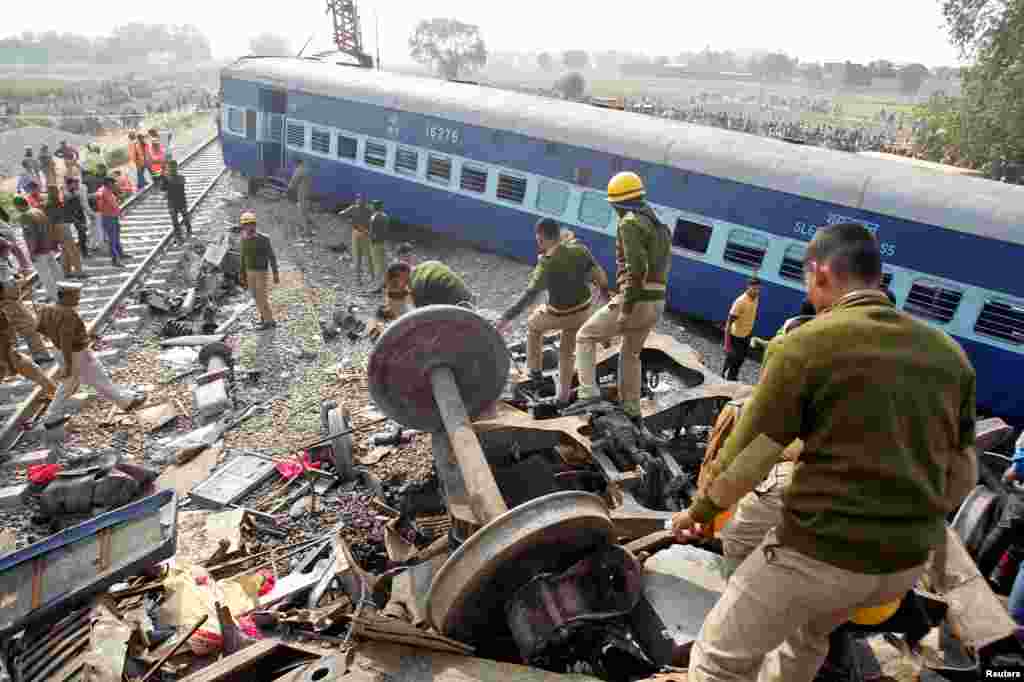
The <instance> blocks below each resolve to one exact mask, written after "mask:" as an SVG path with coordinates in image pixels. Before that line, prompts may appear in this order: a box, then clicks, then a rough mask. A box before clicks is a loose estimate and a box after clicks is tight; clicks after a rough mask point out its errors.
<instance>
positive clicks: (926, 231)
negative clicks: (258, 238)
mask: <svg viewBox="0 0 1024 682" xmlns="http://www.w3.org/2000/svg"><path fill="white" fill-rule="evenodd" d="M249 88H250V90H251V92H250V93H248V94H245V95H242V94H241V93H240V96H239V99H238V100H236V101H231V100H230V98H226V99H227V101H228V102H229V103H231V104H244V102H246V101H248V99H251V98H254V97H256V96H257V95H256V93H257V92H258V86H255V85H250V86H249ZM239 89H242V88H239ZM289 117H290V118H293V119H299V120H306V121H311V122H315V123H318V124H321V125H325V126H330V127H337V128H343V129H345V130H350V131H353V132H356V133H358V134H364V135H370V136H373V137H377V138H380V139H383V140H392V141H397V142H399V143H401V144H407V145H410V146H416V147H420V148H424V149H432V150H435V151H437V152H438V153H442V154H444V153H448V154H454V155H458V156H464V157H468V158H472V159H474V160H476V161H481V162H484V163H487V164H491V165H497V166H501V167H505V168H512V169H519V170H523V171H525V172H528V173H533V174H538V175H542V176H546V177H549V178H553V179H559V180H562V181H566V182H569V183H574V184H578V183H577V180H578V177H577V169H580V168H584V169H587V170H588V171H589V174H590V180H589V182H588V183H587V184H588V185H589V186H590V187H592V188H594V189H597V190H600V189H601V188H602V186H603V184H604V182H605V179H606V178H607V177H609V176H610V175H611V174H612V173H614V172H618V171H619V170H624V169H628V170H635V171H637V172H640V173H641V174H642V175H643V176H644V177H645V180H646V182H647V185H648V187H649V198H650V199H651V201H652V202H654V203H657V204H661V205H663V206H668V207H672V208H675V209H678V210H682V211H686V212H689V213H694V214H698V215H701V216H705V217H707V218H710V219H714V220H719V221H725V222H729V223H733V224H737V225H741V226H750V227H753V228H756V229H760V230H764V231H766V232H770V233H773V234H776V235H779V236H781V237H785V238H787V239H802V240H805V241H806V240H808V239H810V237H811V236H812V235H813V231H814V229H815V228H814V226H815V225H822V224H825V223H826V222H827V221H828V220H829V217H830V214H836V215H839V216H844V217H848V218H853V219H857V220H863V221H866V222H868V223H871V224H874V225H876V226H877V228H878V230H877V234H878V236H879V241H880V242H881V243H882V244H883V249H884V250H885V249H889V250H892V251H893V253H892V254H891V255H889V254H886V255H887V256H888V257H886V258H885V260H886V262H887V264H890V265H895V266H902V267H905V268H908V269H911V270H916V271H920V272H932V273H941V276H942V277H943V278H947V279H953V280H957V281H960V282H963V283H969V284H974V285H976V286H980V287H984V288H987V289H992V290H998V291H1003V292H1007V293H1009V294H1012V295H1016V296H1024V285H1022V284H1021V282H1020V279H1019V277H1017V276H1016V273H1015V268H1016V267H1018V265H1017V264H1018V263H1020V262H1022V259H1024V247H1022V246H1017V245H1014V244H1010V243H1006V242H998V241H995V240H990V239H984V238H982V237H978V236H975V235H970V234H965V233H962V232H958V231H954V230H948V229H942V228H937V227H934V226H929V225H922V224H918V223H914V222H911V221H906V220H900V219H896V218H890V217H886V216H880V215H877V214H874V213H871V212H868V211H858V210H855V209H850V208H848V207H845V206H840V205H838V204H831V203H828V202H822V201H817V200H813V199H807V198H804V197H800V196H796V195H792V194H787V193H783V192H778V191H773V190H769V189H764V188H760V187H755V186H752V185H747V184H743V183H739V182H734V181H731V180H725V179H721V178H717V177H713V176H708V175H701V174H698V173H691V172H685V171H682V170H679V169H676V168H671V167H667V166H656V165H654V164H650V163H643V162H636V161H632V160H628V159H622V158H617V157H612V156H610V155H608V154H605V153H603V152H597V151H595V150H592V149H585V148H581V147H573V146H571V145H565V144H557V145H554V144H549V143H547V142H544V141H541V140H536V139H532V138H529V137H527V136H524V135H520V134H518V133H514V132H509V131H495V130H490V129H487V128H484V127H475V126H469V125H461V124H460V125H458V126H457V131H456V132H455V133H452V132H451V130H452V129H453V126H452V124H451V123H450V122H448V121H445V120H443V119H440V118H434V117H430V116H423V115H419V114H408V113H404V112H396V111H394V110H387V109H382V108H381V107H378V106H376V105H367V104H361V103H358V102H350V101H346V100H339V99H332V98H327V97H319V96H313V95H309V94H295V93H292V94H290V95H289ZM225 137H226V140H227V139H228V138H230V136H225ZM235 139H237V138H235ZM255 153H256V152H255V147H254V146H253V148H252V149H251V150H250V149H247V148H246V146H245V145H244V144H241V145H240V144H231V143H230V141H228V142H226V144H225V160H226V161H227V162H228V165H229V166H231V167H237V168H239V169H240V170H242V171H243V172H247V171H246V168H256V167H257V164H256V161H255ZM287 156H288V166H289V170H290V169H291V168H293V167H294V162H295V160H297V159H298V158H305V159H306V160H307V165H308V166H309V167H310V170H311V172H312V174H313V189H314V192H315V193H317V194H320V195H324V196H329V197H332V198H334V199H337V200H338V201H344V202H347V201H350V200H351V199H352V198H353V195H354V193H355V191H356V188H358V191H360V192H363V193H365V194H367V195H369V196H370V197H371V198H379V199H381V200H383V201H385V202H386V204H387V207H388V210H389V212H390V213H391V214H392V215H393V216H395V217H396V218H397V219H399V220H401V221H403V222H407V223H411V224H423V225H430V226H432V229H434V230H435V231H437V232H441V233H446V234H450V235H453V236H456V237H458V238H459V239H462V240H465V241H469V242H473V243H476V244H479V245H482V246H485V247H487V248H488V249H491V250H493V251H496V252H497V253H501V254H503V255H506V256H511V257H514V258H519V259H526V260H529V261H530V262H532V261H533V260H534V259H535V257H536V255H535V244H534V241H533V233H532V226H533V224H534V222H535V220H536V215H535V214H534V213H532V212H530V211H526V210H519V209H516V208H512V207H505V206H499V205H495V204H494V203H487V202H483V201H479V200H477V199H475V198H473V197H471V196H463V195H458V194H454V193H452V192H449V191H447V190H446V189H444V188H437V187H431V186H427V185H421V184H417V183H412V182H407V181H404V180H402V179H401V178H399V177H396V176H392V175H385V174H381V173H378V172H374V171H370V170H367V169H365V168H364V167H360V166H355V165H351V164H347V163H335V162H333V161H331V160H328V159H323V158H320V157H317V156H313V155H309V154H303V153H300V152H297V151H296V150H294V149H288V152H287ZM439 202H443V203H439ZM576 229H577V234H578V236H579V237H580V238H581V239H583V240H584V241H585V242H587V243H588V245H590V246H591V248H592V249H593V250H594V253H595V256H597V258H598V260H599V261H601V263H602V264H603V265H604V266H605V267H606V268H607V269H608V270H609V272H611V273H614V270H615V264H614V239H613V237H612V236H609V235H605V234H601V233H599V232H596V231H590V230H581V229H579V228H576ZM722 238H724V237H722V236H720V235H719V236H716V237H715V238H714V239H715V240H718V239H722ZM979 264H984V266H983V267H979ZM766 266H768V267H771V268H772V269H775V270H777V268H778V262H777V259H776V260H774V261H772V262H770V263H766ZM746 279H747V275H745V274H742V273H738V272H733V271H728V270H724V269H722V268H721V267H719V266H717V265H715V264H714V263H713V262H712V263H709V262H703V261H698V260H693V259H691V258H684V257H680V256H676V257H675V258H674V260H673V271H672V274H671V276H670V282H669V290H668V303H669V307H670V308H671V309H675V310H682V311H685V312H687V313H689V314H693V315H696V316H698V317H702V318H705V319H709V320H721V319H723V318H724V316H725V313H726V311H727V310H728V306H729V305H730V304H731V303H732V301H733V299H734V298H735V296H736V295H738V293H739V292H740V291H741V290H742V289H743V287H744V284H745V282H746ZM904 285H905V283H904ZM898 293H899V294H900V295H901V296H902V295H905V292H898ZM802 299H803V293H802V291H798V290H795V289H791V288H787V287H784V286H780V285H777V284H773V283H770V282H768V283H766V285H765V290H764V300H763V303H762V305H761V308H760V313H759V318H758V321H757V325H756V327H755V333H756V334H757V335H759V336H771V335H773V334H774V333H775V331H776V330H777V329H778V328H779V326H781V324H782V322H783V321H784V320H785V319H786V318H788V317H790V316H791V315H794V314H796V311H797V310H798V309H799V306H800V302H801V301H802ZM958 340H960V341H961V342H962V343H963V345H964V346H965V348H968V349H969V350H968V352H969V353H970V355H971V358H972V361H974V362H975V365H976V367H977V368H978V372H979V377H983V376H984V377H986V378H987V381H986V380H982V379H980V380H979V402H980V403H981V404H983V405H985V406H986V407H988V408H989V409H992V410H994V411H995V412H996V413H999V414H1003V415H1007V416H1024V412H1022V406H1021V405H1019V404H1018V402H1017V401H1014V400H1013V399H1012V397H1011V392H1010V390H1009V387H1007V386H1003V385H1002V384H1001V383H1000V380H999V377H1004V376H1013V374H1009V373H1008V372H1011V371H1012V372H1019V371H1021V370H1024V356H1021V355H1019V354H1013V353H1008V352H1006V351H1004V350H1001V349H999V348H995V347H991V346H987V345H985V344H982V343H978V342H974V341H970V340H963V339H958ZM983 372H984V373H985V374H984V375H983ZM1016 375H1017V376H1020V374H1016ZM1013 388H1016V387H1015V386H1014V387H1013Z"/></svg>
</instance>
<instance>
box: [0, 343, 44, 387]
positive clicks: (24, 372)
mask: <svg viewBox="0 0 1024 682" xmlns="http://www.w3.org/2000/svg"><path fill="white" fill-rule="evenodd" d="M11 359H12V360H13V361H14V365H13V366H11V367H9V368H8V370H9V371H10V372H13V373H14V374H17V375H19V376H23V377H25V378H26V379H28V380H29V381H31V382H32V383H34V384H36V385H37V386H39V387H40V388H41V389H43V391H45V392H46V395H47V397H49V398H51V399H52V398H53V397H54V395H55V394H56V393H57V384H55V383H53V380H52V379H50V377H48V376H46V372H44V371H43V370H41V369H40V368H39V365H37V364H36V363H34V362H32V359H31V358H30V357H28V356H27V355H25V354H24V353H19V352H18V351H13V352H12V353H11ZM0 362H2V361H0ZM6 365H7V363H6V362H3V364H2V365H0V370H2V369H3V368H4V367H6ZM4 374H5V372H4V371H0V378H2V377H3V375H4Z"/></svg>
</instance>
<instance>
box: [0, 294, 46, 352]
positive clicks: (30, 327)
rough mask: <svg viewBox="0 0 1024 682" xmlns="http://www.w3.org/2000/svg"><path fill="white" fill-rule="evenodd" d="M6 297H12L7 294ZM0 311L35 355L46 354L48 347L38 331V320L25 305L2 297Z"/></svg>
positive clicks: (0, 298)
mask: <svg viewBox="0 0 1024 682" xmlns="http://www.w3.org/2000/svg"><path fill="white" fill-rule="evenodd" d="M5 294H6V295H10V294H9V293H7V292H5ZM0 310H2V311H3V313H4V315H5V316H6V317H7V321H8V322H9V323H10V325H11V328H12V329H13V330H14V333H16V334H17V335H18V336H21V337H23V338H24V339H25V341H26V342H27V343H28V347H29V349H30V350H31V351H32V353H33V354H35V353H45V352H46V345H45V344H44V343H43V337H42V336H41V335H40V334H39V332H37V331H36V318H35V317H34V316H33V315H32V313H30V312H29V311H28V308H26V307H25V304H24V303H22V302H21V301H18V300H13V299H9V298H3V297H0Z"/></svg>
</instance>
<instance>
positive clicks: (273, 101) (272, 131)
mask: <svg viewBox="0 0 1024 682" xmlns="http://www.w3.org/2000/svg"><path fill="white" fill-rule="evenodd" d="M287 111H288V93H287V92H285V91H284V90H264V89H261V90H260V117H261V118H262V119H263V129H262V130H261V131H260V160H261V161H262V162H263V174H264V176H266V177H271V176H274V175H276V174H277V173H278V171H279V170H280V169H281V166H282V165H283V163H284V117H285V113H286V112H287Z"/></svg>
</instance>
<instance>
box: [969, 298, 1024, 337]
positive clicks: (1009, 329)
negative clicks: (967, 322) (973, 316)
mask: <svg viewBox="0 0 1024 682" xmlns="http://www.w3.org/2000/svg"><path fill="white" fill-rule="evenodd" d="M974 331H975V333H977V334H984V335H985V336H992V337H994V338H997V339H1000V340H1001V341H1006V342H1007V343H1015V344H1018V345H1020V344H1024V305H1019V304H1014V303H1010V302H1009V301H1000V300H998V299H992V300H989V301H988V302H986V303H985V307H984V308H982V309H981V315H979V316H978V321H977V323H975V325H974Z"/></svg>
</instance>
